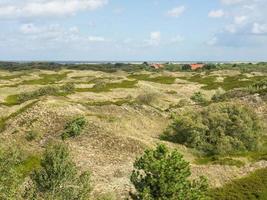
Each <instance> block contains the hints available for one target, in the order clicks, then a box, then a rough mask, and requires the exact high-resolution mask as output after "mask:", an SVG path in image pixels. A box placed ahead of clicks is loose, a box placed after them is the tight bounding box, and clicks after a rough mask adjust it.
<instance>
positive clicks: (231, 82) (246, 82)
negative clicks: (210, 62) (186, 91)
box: [179, 74, 264, 91]
mask: <svg viewBox="0 0 267 200" xmlns="http://www.w3.org/2000/svg"><path fill="white" fill-rule="evenodd" d="M179 78H180V79H184V80H187V81H190V82H194V83H199V84H203V85H204V86H202V89H204V90H215V89H219V88H222V89H223V90H225V91H229V90H232V89H235V88H246V87H248V86H250V85H252V84H253V83H254V82H255V81H261V80H263V79H264V76H253V77H247V76H246V75H243V74H241V75H237V76H227V77H224V79H223V81H222V82H219V81H217V76H215V75H208V76H203V75H201V74H196V75H194V76H192V77H179Z"/></svg>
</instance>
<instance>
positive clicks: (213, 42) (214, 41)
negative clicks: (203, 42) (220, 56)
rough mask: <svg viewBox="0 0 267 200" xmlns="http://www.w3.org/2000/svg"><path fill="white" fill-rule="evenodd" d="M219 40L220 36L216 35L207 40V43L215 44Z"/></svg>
mask: <svg viewBox="0 0 267 200" xmlns="http://www.w3.org/2000/svg"><path fill="white" fill-rule="evenodd" d="M217 42H218V38H217V37H216V36H214V37H212V38H211V39H210V40H209V41H207V44H208V45H209V46H214V45H215V44H217Z"/></svg>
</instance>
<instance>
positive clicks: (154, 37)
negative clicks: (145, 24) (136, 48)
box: [142, 31, 161, 46]
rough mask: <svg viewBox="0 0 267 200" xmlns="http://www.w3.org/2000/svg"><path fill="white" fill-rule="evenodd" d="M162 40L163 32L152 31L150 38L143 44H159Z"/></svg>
mask: <svg viewBox="0 0 267 200" xmlns="http://www.w3.org/2000/svg"><path fill="white" fill-rule="evenodd" d="M160 42H161V32H160V31H154V32H151V33H150V37H149V39H148V40H145V41H144V44H143V45H142V46H158V45H159V44H160Z"/></svg>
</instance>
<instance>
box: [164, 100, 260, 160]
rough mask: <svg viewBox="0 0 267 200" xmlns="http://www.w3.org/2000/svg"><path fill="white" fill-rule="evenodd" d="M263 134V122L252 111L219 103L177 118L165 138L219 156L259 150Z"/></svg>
mask: <svg viewBox="0 0 267 200" xmlns="http://www.w3.org/2000/svg"><path fill="white" fill-rule="evenodd" d="M261 130H262V126H261V123H260V120H259V118H258V117H257V115H256V113H254V112H253V111H252V110H251V109H249V108H248V107H246V106H243V105H240V104H234V103H218V104H212V105H210V106H208V107H206V108H204V109H202V110H201V111H200V112H188V113H185V114H184V115H181V116H176V117H175V119H174V121H173V123H172V124H171V125H170V126H169V128H168V129H167V130H166V131H165V134H164V135H163V138H165V139H168V140H171V141H173V142H177V143H180V144H185V145H186V146H188V147H191V148H195V149H197V150H199V151H201V152H203V153H205V154H207V155H219V154H228V153H237V152H244V151H253V150H257V149H258V147H259V140H260V138H261Z"/></svg>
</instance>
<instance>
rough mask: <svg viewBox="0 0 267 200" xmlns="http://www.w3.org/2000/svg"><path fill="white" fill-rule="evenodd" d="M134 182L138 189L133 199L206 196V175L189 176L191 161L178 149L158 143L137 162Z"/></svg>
mask: <svg viewBox="0 0 267 200" xmlns="http://www.w3.org/2000/svg"><path fill="white" fill-rule="evenodd" d="M134 168H135V169H134V170H133V172H132V175H131V182H132V183H133V185H134V186H135V189H136V193H135V194H131V195H132V196H133V198H134V199H142V200H169V199H173V200H174V199H175V200H184V199H190V200H201V199H205V193H206V190H207V187H208V185H207V182H206V179H205V178H203V177H200V179H199V180H192V181H191V180H189V176H190V174H191V172H190V168H189V163H188V162H186V161H185V160H183V156H182V155H181V154H179V153H178V152H177V151H176V150H174V151H171V152H170V151H169V150H168V149H167V147H166V146H164V145H158V146H157V148H156V149H155V150H153V149H151V150H146V151H145V153H144V154H143V156H142V157H141V158H139V159H137V160H136V161H135V163H134Z"/></svg>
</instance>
